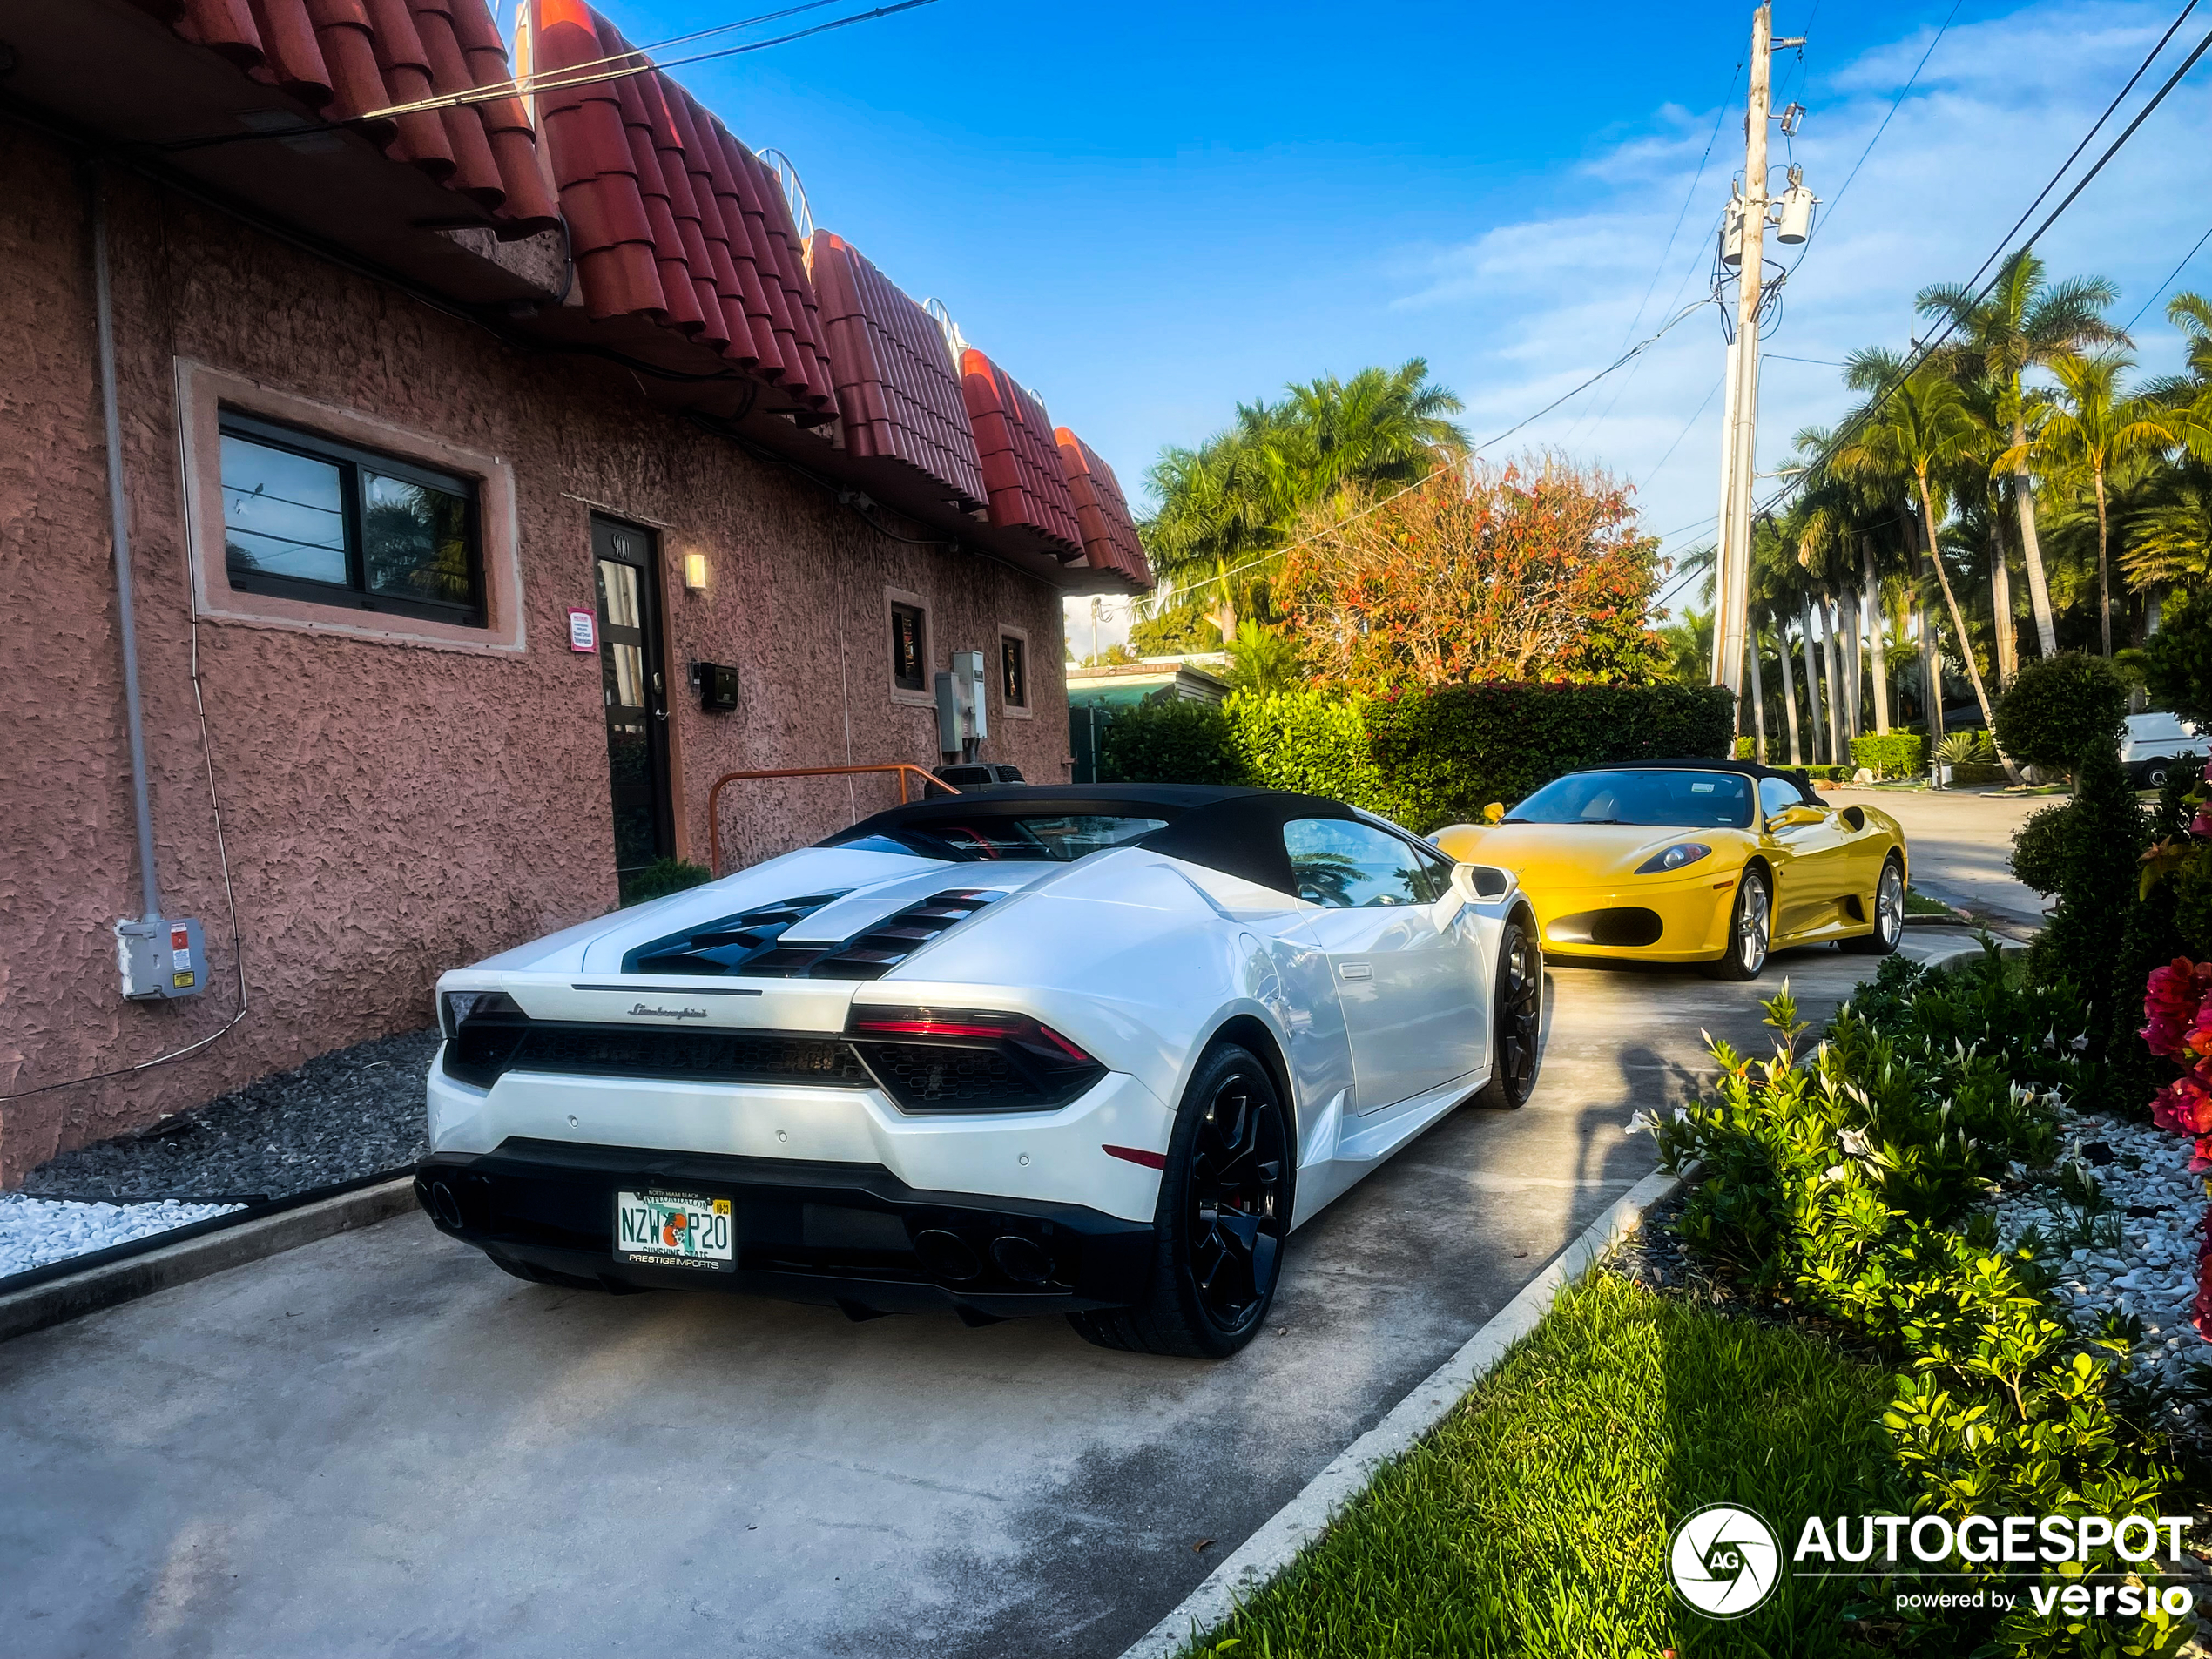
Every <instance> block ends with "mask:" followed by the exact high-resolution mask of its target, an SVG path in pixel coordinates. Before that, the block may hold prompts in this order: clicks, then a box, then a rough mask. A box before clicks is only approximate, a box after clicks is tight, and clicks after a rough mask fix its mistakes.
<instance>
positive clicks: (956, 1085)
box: [845, 1008, 1106, 1112]
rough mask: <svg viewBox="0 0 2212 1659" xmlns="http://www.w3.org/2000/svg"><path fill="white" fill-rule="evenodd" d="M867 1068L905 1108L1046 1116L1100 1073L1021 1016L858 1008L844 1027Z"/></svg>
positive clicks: (1047, 1031) (1076, 1050)
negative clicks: (1021, 1113)
mask: <svg viewBox="0 0 2212 1659" xmlns="http://www.w3.org/2000/svg"><path fill="white" fill-rule="evenodd" d="M845 1032H846V1035H847V1036H848V1037H850V1038H851V1039H852V1040H853V1047H854V1048H855V1049H858V1050H859V1051H860V1057H861V1059H862V1060H864V1061H865V1062H867V1067H868V1069H869V1070H870V1071H872V1072H873V1073H874V1074H875V1076H876V1079H877V1081H878V1082H881V1083H882V1085H883V1087H884V1089H885V1091H886V1092H887V1093H888V1094H889V1095H890V1096H891V1097H892V1099H893V1100H894V1101H895V1102H896V1103H898V1104H899V1106H900V1108H901V1109H904V1110H907V1111H914V1112H921V1111H935V1112H970V1111H1002V1112H1018V1111H1050V1110H1053V1109H1055V1108H1057V1107H1061V1106H1064V1105H1066V1104H1067V1103H1069V1101H1071V1100H1073V1099H1075V1098H1076V1096H1078V1095H1081V1094H1082V1092H1083V1091H1084V1090H1085V1089H1089V1087H1090V1086H1091V1085H1092V1084H1093V1083H1095V1082H1097V1081H1098V1079H1099V1078H1101V1077H1103V1076H1105V1075H1106V1068H1105V1067H1104V1066H1103V1065H1102V1064H1100V1063H1099V1062H1097V1061H1096V1060H1095V1059H1093V1058H1092V1057H1091V1056H1090V1055H1088V1054H1086V1053H1085V1052H1084V1051H1083V1050H1082V1049H1081V1048H1079V1047H1077V1046H1076V1044H1075V1043H1073V1042H1069V1040H1068V1039H1067V1038H1066V1037H1064V1036H1062V1035H1060V1033H1059V1032H1057V1031H1055V1030H1054V1029H1053V1028H1051V1027H1050V1026H1049V1025H1046V1024H1044V1023H1043V1022H1041V1021H1037V1020H1034V1019H1031V1018H1030V1017H1029V1016H1028V1015H1026V1014H1001V1013H997V1012H990V1011H982V1010H977V1009H973V1008H854V1009H853V1012H852V1015H850V1017H849V1018H848V1020H847V1021H846V1027H845Z"/></svg>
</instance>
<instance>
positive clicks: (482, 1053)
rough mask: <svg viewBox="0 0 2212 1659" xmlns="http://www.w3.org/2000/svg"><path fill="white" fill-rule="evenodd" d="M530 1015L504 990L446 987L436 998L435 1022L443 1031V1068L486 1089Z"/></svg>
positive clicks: (495, 1079)
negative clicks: (468, 989) (444, 1050)
mask: <svg viewBox="0 0 2212 1659" xmlns="http://www.w3.org/2000/svg"><path fill="white" fill-rule="evenodd" d="M529 1023H530V1016H529V1015H527V1014H525V1013H523V1008H522V1005H521V1004H520V1003H519V1002H517V1001H515V999H514V998H513V997H511V996H509V995H507V993H506V992H504V991H448V992H446V993H445V994H444V995H442V996H440V997H439V998H438V1024H439V1027H440V1028H442V1030H443V1031H444V1033H445V1039H446V1058H445V1072H446V1076H448V1077H453V1078H457V1079H458V1080H460V1081H461V1082H464V1083H469V1084H470V1085H472V1086H474V1087H475V1088H477V1089H489V1088H490V1087H491V1086H492V1084H494V1083H495V1082H498V1081H499V1074H500V1073H501V1071H502V1070H503V1069H505V1068H506V1064H507V1062H508V1060H509V1058H511V1057H512V1055H514V1052H515V1049H516V1044H518V1043H520V1042H522V1040H523V1035H524V1034H525V1033H527V1032H528V1031H529Z"/></svg>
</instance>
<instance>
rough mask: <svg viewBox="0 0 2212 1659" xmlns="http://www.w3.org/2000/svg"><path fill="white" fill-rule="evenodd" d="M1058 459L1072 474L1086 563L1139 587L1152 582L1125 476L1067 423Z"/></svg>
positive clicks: (1062, 430) (1058, 434) (1070, 480)
mask: <svg viewBox="0 0 2212 1659" xmlns="http://www.w3.org/2000/svg"><path fill="white" fill-rule="evenodd" d="M1053 436H1054V437H1055V438H1056V439H1057V440H1059V446H1060V464H1061V466H1062V469H1064V470H1065V471H1066V473H1067V475H1068V492H1069V495H1070V496H1073V497H1074V499H1075V503H1076V523H1079V524H1081V525H1082V532H1083V562H1084V563H1087V564H1089V566H1091V568H1092V569H1094V570H1118V571H1120V572H1121V573H1122V574H1123V576H1125V577H1129V579H1130V581H1131V582H1133V583H1136V585H1137V586H1138V587H1140V588H1149V587H1150V586H1151V585H1152V565H1151V562H1150V560H1148V559H1147V558H1146V557H1145V556H1144V543H1143V542H1141V541H1139V540H1138V539H1137V535H1136V523H1135V521H1134V520H1132V519H1131V518H1130V511H1129V502H1128V501H1127V499H1126V498H1124V497H1123V495H1122V486H1121V481H1120V480H1119V479H1117V478H1116V477H1115V476H1114V469H1112V468H1111V467H1109V466H1108V465H1107V464H1106V463H1105V462H1103V460H1101V459H1100V458H1099V455H1098V452H1097V451H1096V450H1095V449H1093V448H1091V447H1090V446H1089V444H1087V443H1085V442H1083V441H1082V439H1081V438H1079V437H1077V436H1076V435H1075V434H1074V433H1072V432H1070V431H1069V430H1068V428H1066V427H1064V426H1063V427H1059V428H1055V430H1054V432H1053Z"/></svg>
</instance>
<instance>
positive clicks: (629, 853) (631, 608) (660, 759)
mask: <svg viewBox="0 0 2212 1659" xmlns="http://www.w3.org/2000/svg"><path fill="white" fill-rule="evenodd" d="M591 554H592V565H593V568H594V569H595V570H597V589H598V598H599V679H600V690H601V692H602V694H603V696H604V701H605V705H606V714H607V782H608V786H609V793H610V795H611V796H612V797H613V799H614V813H615V872H616V874H617V877H618V878H619V879H620V880H621V882H622V886H623V889H624V894H625V895H627V893H628V891H629V887H630V885H631V881H632V880H633V879H634V878H636V877H637V875H638V874H640V873H642V872H644V870H645V869H646V868H648V867H650V866H651V865H652V864H653V863H654V861H655V860H659V859H664V858H667V857H670V856H671V855H672V854H673V853H674V852H675V850H676V835H675V822H674V814H673V813H672V812H671V807H670V801H669V793H668V687H667V674H666V670H665V668H664V665H663V664H662V661H661V616H660V575H659V559H658V548H657V546H656V545H655V538H654V536H653V535H652V532H651V531H650V530H642V529H637V527H636V526H634V525H631V524H623V523H617V522H616V521H614V520H613V519H609V518H601V517H599V516H597V515H596V514H595V515H594V516H593V517H592V520H591Z"/></svg>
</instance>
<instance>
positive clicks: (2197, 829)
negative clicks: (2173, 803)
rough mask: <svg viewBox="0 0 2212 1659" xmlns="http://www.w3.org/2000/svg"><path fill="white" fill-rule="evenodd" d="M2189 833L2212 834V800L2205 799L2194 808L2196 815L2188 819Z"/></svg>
mask: <svg viewBox="0 0 2212 1659" xmlns="http://www.w3.org/2000/svg"><path fill="white" fill-rule="evenodd" d="M2189 833H2190V834H2192V835H2212V801H2207V802H2206V803H2205V804H2204V805H2203V806H2200V807H2198V808H2197V809H2196V816H2195V818H2192V819H2189Z"/></svg>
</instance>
